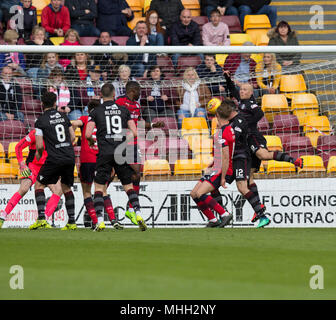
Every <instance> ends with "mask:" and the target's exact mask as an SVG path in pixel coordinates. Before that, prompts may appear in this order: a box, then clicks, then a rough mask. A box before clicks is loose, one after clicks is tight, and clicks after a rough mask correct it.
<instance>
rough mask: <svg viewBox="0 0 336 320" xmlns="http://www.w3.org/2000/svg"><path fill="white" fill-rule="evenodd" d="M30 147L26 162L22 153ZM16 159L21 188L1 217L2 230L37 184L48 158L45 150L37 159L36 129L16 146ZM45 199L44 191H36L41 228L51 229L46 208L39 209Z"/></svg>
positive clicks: (0, 225)
mask: <svg viewBox="0 0 336 320" xmlns="http://www.w3.org/2000/svg"><path fill="white" fill-rule="evenodd" d="M26 147H29V153H28V157H27V159H26V161H24V159H23V155H22V151H23V149H25V148H26ZM15 153H16V157H17V160H18V163H19V166H20V179H21V182H20V187H19V190H18V191H17V192H15V193H14V195H13V196H12V197H11V198H10V200H9V201H8V203H7V206H6V208H5V212H4V215H3V216H1V217H0V228H1V227H2V225H3V223H4V221H5V220H6V217H7V215H9V214H10V213H11V212H12V210H13V209H14V208H15V206H16V205H17V204H18V202H19V201H20V200H21V198H23V197H24V196H25V194H26V193H27V192H28V191H29V188H30V187H31V186H32V185H33V184H34V183H35V182H36V178H37V175H38V173H39V171H40V169H41V167H42V165H43V163H44V161H45V159H46V157H47V152H46V151H45V150H44V151H43V154H42V157H41V159H40V160H37V159H36V157H35V154H36V145H35V129H34V130H32V131H30V132H29V133H28V135H27V136H26V137H24V138H23V139H21V140H20V141H19V142H18V143H17V145H16V146H15ZM41 197H44V198H45V195H44V190H35V198H36V204H37V208H38V216H39V217H38V221H40V222H42V225H41V227H44V228H50V225H49V224H48V223H47V222H46V221H45V215H44V206H43V208H42V207H39V203H40V201H39V199H40V198H41Z"/></svg>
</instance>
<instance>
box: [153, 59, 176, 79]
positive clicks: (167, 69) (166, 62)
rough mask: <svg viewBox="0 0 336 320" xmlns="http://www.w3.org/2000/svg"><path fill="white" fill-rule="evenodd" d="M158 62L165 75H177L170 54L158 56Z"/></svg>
mask: <svg viewBox="0 0 336 320" xmlns="http://www.w3.org/2000/svg"><path fill="white" fill-rule="evenodd" d="M156 64H157V65H158V66H159V67H160V69H161V71H162V73H164V75H165V76H167V74H172V75H175V67H174V65H173V62H172V60H171V58H170V57H169V56H157V57H156Z"/></svg>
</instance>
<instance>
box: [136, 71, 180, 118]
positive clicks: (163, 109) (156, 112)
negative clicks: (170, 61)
mask: <svg viewBox="0 0 336 320" xmlns="http://www.w3.org/2000/svg"><path fill="white" fill-rule="evenodd" d="M149 74H150V78H149V80H152V81H153V82H152V83H151V86H150V87H146V88H144V89H143V90H142V91H143V92H142V94H141V96H142V97H143V98H142V99H141V100H140V105H141V106H142V108H143V112H142V117H143V118H144V120H145V121H146V122H152V120H153V119H154V118H156V117H175V113H174V111H173V109H172V108H171V106H172V105H173V98H172V96H171V95H172V94H171V88H168V87H165V86H162V83H161V81H162V80H163V74H162V73H161V69H160V67H158V66H152V67H151V68H150V69H149Z"/></svg>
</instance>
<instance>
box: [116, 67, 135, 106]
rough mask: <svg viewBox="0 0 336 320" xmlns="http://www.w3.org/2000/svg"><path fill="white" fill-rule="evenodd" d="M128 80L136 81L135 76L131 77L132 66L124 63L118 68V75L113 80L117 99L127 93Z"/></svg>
mask: <svg viewBox="0 0 336 320" xmlns="http://www.w3.org/2000/svg"><path fill="white" fill-rule="evenodd" d="M128 81H135V78H134V77H131V68H130V67H129V66H127V65H125V64H122V65H121V66H120V67H119V70H118V77H117V78H116V79H115V80H114V81H113V82H112V84H113V86H114V90H115V99H116V100H117V99H118V98H119V97H121V96H124V95H125V94H126V84H127V82H128Z"/></svg>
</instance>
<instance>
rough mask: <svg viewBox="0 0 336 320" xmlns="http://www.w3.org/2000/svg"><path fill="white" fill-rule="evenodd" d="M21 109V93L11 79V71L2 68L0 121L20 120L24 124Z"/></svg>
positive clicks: (7, 67) (6, 67) (7, 68)
mask: <svg viewBox="0 0 336 320" xmlns="http://www.w3.org/2000/svg"><path fill="white" fill-rule="evenodd" d="M21 107H22V91H21V88H20V86H19V85H18V84H17V83H15V81H14V79H13V70H12V68H11V67H9V66H4V67H3V68H2V71H1V81H0V121H5V120H20V121H22V122H24V115H23V113H22V112H21V111H20V110H21Z"/></svg>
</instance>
